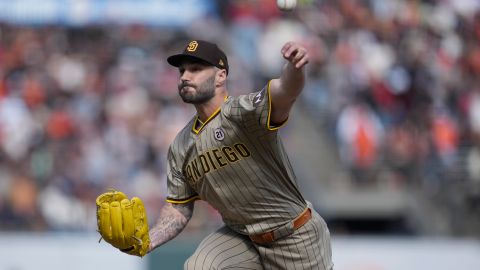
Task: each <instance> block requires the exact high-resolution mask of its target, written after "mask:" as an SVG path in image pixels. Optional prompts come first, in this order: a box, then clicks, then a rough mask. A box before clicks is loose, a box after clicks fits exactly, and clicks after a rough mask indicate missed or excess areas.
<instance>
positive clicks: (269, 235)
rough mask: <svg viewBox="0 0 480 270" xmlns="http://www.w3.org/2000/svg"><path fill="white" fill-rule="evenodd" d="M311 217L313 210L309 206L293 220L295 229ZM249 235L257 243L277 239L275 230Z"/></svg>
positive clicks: (266, 242) (265, 242)
mask: <svg viewBox="0 0 480 270" xmlns="http://www.w3.org/2000/svg"><path fill="white" fill-rule="evenodd" d="M311 218H312V210H310V208H309V207H307V208H305V210H303V212H302V213H300V215H298V217H296V218H295V219H294V220H293V230H294V231H295V230H298V228H300V227H302V226H303V225H305V223H307V221H309V220H310V219H311ZM249 237H250V239H251V240H252V241H253V242H255V243H257V244H268V243H271V242H273V241H275V240H277V239H276V238H275V231H269V232H266V233H261V234H255V235H250V236H249Z"/></svg>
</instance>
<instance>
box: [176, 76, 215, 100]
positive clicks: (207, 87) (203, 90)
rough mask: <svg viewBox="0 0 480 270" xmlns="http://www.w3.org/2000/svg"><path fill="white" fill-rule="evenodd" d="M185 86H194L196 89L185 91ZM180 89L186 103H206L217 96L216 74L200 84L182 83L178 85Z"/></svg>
mask: <svg viewBox="0 0 480 270" xmlns="http://www.w3.org/2000/svg"><path fill="white" fill-rule="evenodd" d="M185 86H189V87H192V88H194V89H195V91H185V90H184V87H185ZM178 91H179V95H180V97H181V98H182V100H183V102H185V103H190V104H202V103H205V102H207V101H209V100H210V99H212V98H213V97H214V96H215V76H212V77H210V78H208V79H207V80H206V81H205V82H204V83H202V84H201V85H199V86H195V85H191V84H188V83H181V84H180V85H179V86H178Z"/></svg>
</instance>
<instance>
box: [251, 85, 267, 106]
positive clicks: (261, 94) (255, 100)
mask: <svg viewBox="0 0 480 270" xmlns="http://www.w3.org/2000/svg"><path fill="white" fill-rule="evenodd" d="M266 92H267V91H266V87H264V88H263V89H262V90H261V91H260V92H258V93H257V94H256V95H255V96H254V97H253V106H254V107H258V106H259V105H260V104H261V103H262V101H263V100H264V99H265V93H266Z"/></svg>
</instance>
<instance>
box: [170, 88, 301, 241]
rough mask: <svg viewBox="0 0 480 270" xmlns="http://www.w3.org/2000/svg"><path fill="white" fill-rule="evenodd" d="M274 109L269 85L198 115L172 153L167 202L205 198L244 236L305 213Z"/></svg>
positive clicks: (173, 145)
mask: <svg viewBox="0 0 480 270" xmlns="http://www.w3.org/2000/svg"><path fill="white" fill-rule="evenodd" d="M270 111H271V103H270V90H269V84H268V85H267V86H266V87H265V88H263V89H262V90H261V91H258V92H255V93H251V94H248V95H241V96H239V97H228V98H227V99H226V100H225V102H224V103H223V105H222V106H221V107H220V108H219V109H218V110H217V111H216V112H215V113H213V114H212V115H211V116H210V117H209V118H208V120H206V121H205V122H204V123H200V122H199V120H198V118H197V117H194V118H193V119H192V120H191V121H190V122H189V123H188V124H187V125H186V126H185V128H183V130H182V131H180V132H179V134H178V135H177V136H176V138H175V140H174V142H173V143H172V145H171V146H170V148H169V151H168V166H167V167H168V168H167V170H168V172H167V178H168V197H167V201H168V202H171V203H187V202H191V201H193V200H195V199H202V200H205V201H207V202H208V203H209V204H211V205H212V206H213V207H214V208H216V209H217V210H218V211H219V213H220V215H221V216H222V218H223V220H224V222H225V224H227V225H228V226H229V227H231V228H232V229H233V230H236V231H237V232H240V233H243V234H257V233H260V232H265V231H269V230H272V229H274V228H276V227H278V226H281V225H283V224H285V223H286V222H288V221H290V220H292V219H293V218H295V217H296V216H297V215H298V214H299V213H300V212H302V211H303V210H304V208H305V207H306V202H305V200H304V198H303V196H302V195H301V194H300V192H299V190H298V186H297V183H296V178H295V175H294V173H293V170H292V167H291V165H290V162H289V160H288V157H287V155H286V153H285V149H284V148H283V145H282V143H281V140H280V137H279V135H278V128H279V127H280V126H271V124H270Z"/></svg>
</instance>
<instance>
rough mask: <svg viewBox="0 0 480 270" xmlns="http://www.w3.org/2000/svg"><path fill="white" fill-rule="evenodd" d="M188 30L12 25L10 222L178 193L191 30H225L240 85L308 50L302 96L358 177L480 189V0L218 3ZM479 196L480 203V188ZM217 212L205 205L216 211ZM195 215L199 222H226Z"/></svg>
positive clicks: (53, 223) (211, 33)
mask: <svg viewBox="0 0 480 270" xmlns="http://www.w3.org/2000/svg"><path fill="white" fill-rule="evenodd" d="M217 6H218V15H219V16H211V17H208V18H204V19H203V20H201V21H197V22H195V23H194V24H192V25H191V26H189V27H186V28H183V29H168V28H159V27H148V26H142V25H123V26H119V25H96V26H89V27H82V28H66V27H61V26H18V25H17V26H14V25H9V24H6V23H3V24H0V230H38V231H45V230H68V231H72V230H80V231H83V230H94V229H95V227H96V219H95V218H96V217H95V205H94V201H95V198H96V196H97V195H98V194H99V193H101V192H103V191H105V190H107V189H109V188H113V189H119V190H122V191H124V192H126V193H127V195H129V196H138V197H140V198H142V199H143V200H144V202H145V203H146V206H147V211H148V212H149V218H150V220H152V221H153V220H155V219H156V217H158V210H159V207H160V206H161V205H162V204H163V203H164V199H165V193H166V190H165V189H166V183H165V181H166V176H165V165H166V161H165V158H166V150H167V148H168V145H169V144H170V142H171V141H172V140H173V138H174V136H175V134H176V132H177V131H178V130H179V129H180V128H182V127H183V126H184V124H185V123H186V122H187V121H188V120H189V119H190V118H191V117H192V116H193V115H194V111H193V108H192V107H190V106H189V105H185V104H183V103H182V102H181V100H180V99H179V98H178V97H177V79H178V71H177V70H176V69H174V68H171V67H170V66H168V65H167V63H166V61H165V59H166V57H167V56H168V55H170V54H171V53H174V52H177V51H179V50H181V49H182V48H183V46H184V43H185V41H187V40H188V39H190V38H199V39H200V38H201V39H205V40H211V41H214V42H217V43H219V45H220V46H221V47H223V48H225V51H226V53H227V55H228V58H229V62H230V66H231V68H230V70H231V72H230V74H229V82H228V84H229V85H228V88H229V91H230V94H233V95H238V94H242V93H248V92H252V91H255V90H259V89H260V88H261V87H263V85H265V83H266V82H267V80H268V79H269V78H272V77H274V76H277V75H278V74H279V72H280V70H281V66H282V63H283V59H282V58H281V57H279V56H280V55H279V50H280V47H281V46H282V45H283V42H285V41H287V40H299V41H301V42H302V43H304V44H305V46H307V47H308V49H309V51H310V57H311V62H310V64H309V67H308V70H307V71H308V82H307V85H306V89H305V91H304V93H303V94H302V99H301V100H299V102H301V103H303V104H304V105H305V106H302V105H301V106H302V107H304V108H306V109H307V110H308V113H310V114H311V115H312V116H313V117H314V118H315V119H319V120H318V125H319V126H321V127H324V128H326V129H327V130H328V132H329V134H330V135H331V138H332V141H334V142H335V143H336V145H337V146H338V154H339V158H340V160H341V161H342V165H343V166H344V168H345V171H346V172H348V173H349V177H350V179H351V181H352V182H353V184H354V185H358V186H362V187H364V186H367V187H368V186H369V185H372V184H375V183H377V182H378V181H384V182H385V181H386V182H388V183H390V184H392V185H413V186H416V187H420V188H421V189H423V190H426V191H427V192H428V191H433V192H435V191H438V189H440V188H441V187H442V186H445V185H444V184H445V183H447V182H448V183H450V182H452V181H458V182H460V183H462V184H466V186H467V187H468V188H467V192H470V194H471V195H472V201H471V202H472V205H476V207H477V208H479V202H478V201H479V200H480V199H479V198H480V195H479V194H480V191H479V188H480V79H479V78H480V3H479V2H478V1H476V0H424V1H420V0H391V1H385V0H363V1H362V0H323V1H320V0H319V1H308V0H304V1H299V8H298V9H297V10H296V11H295V12H293V13H282V12H280V11H278V9H277V8H276V6H275V1H271V0H258V1H251V0H248V1H246V0H230V1H217ZM475 200H476V201H475ZM207 209H208V208H207ZM205 214H206V215H211V216H212V218H211V219H208V218H205V217H203V218H202V219H198V220H197V219H196V220H193V221H192V223H193V226H198V227H202V226H205V224H207V225H208V224H210V223H212V222H213V223H217V222H219V220H218V217H217V216H216V215H215V213H214V212H213V211H208V210H207V212H206V213H205Z"/></svg>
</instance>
